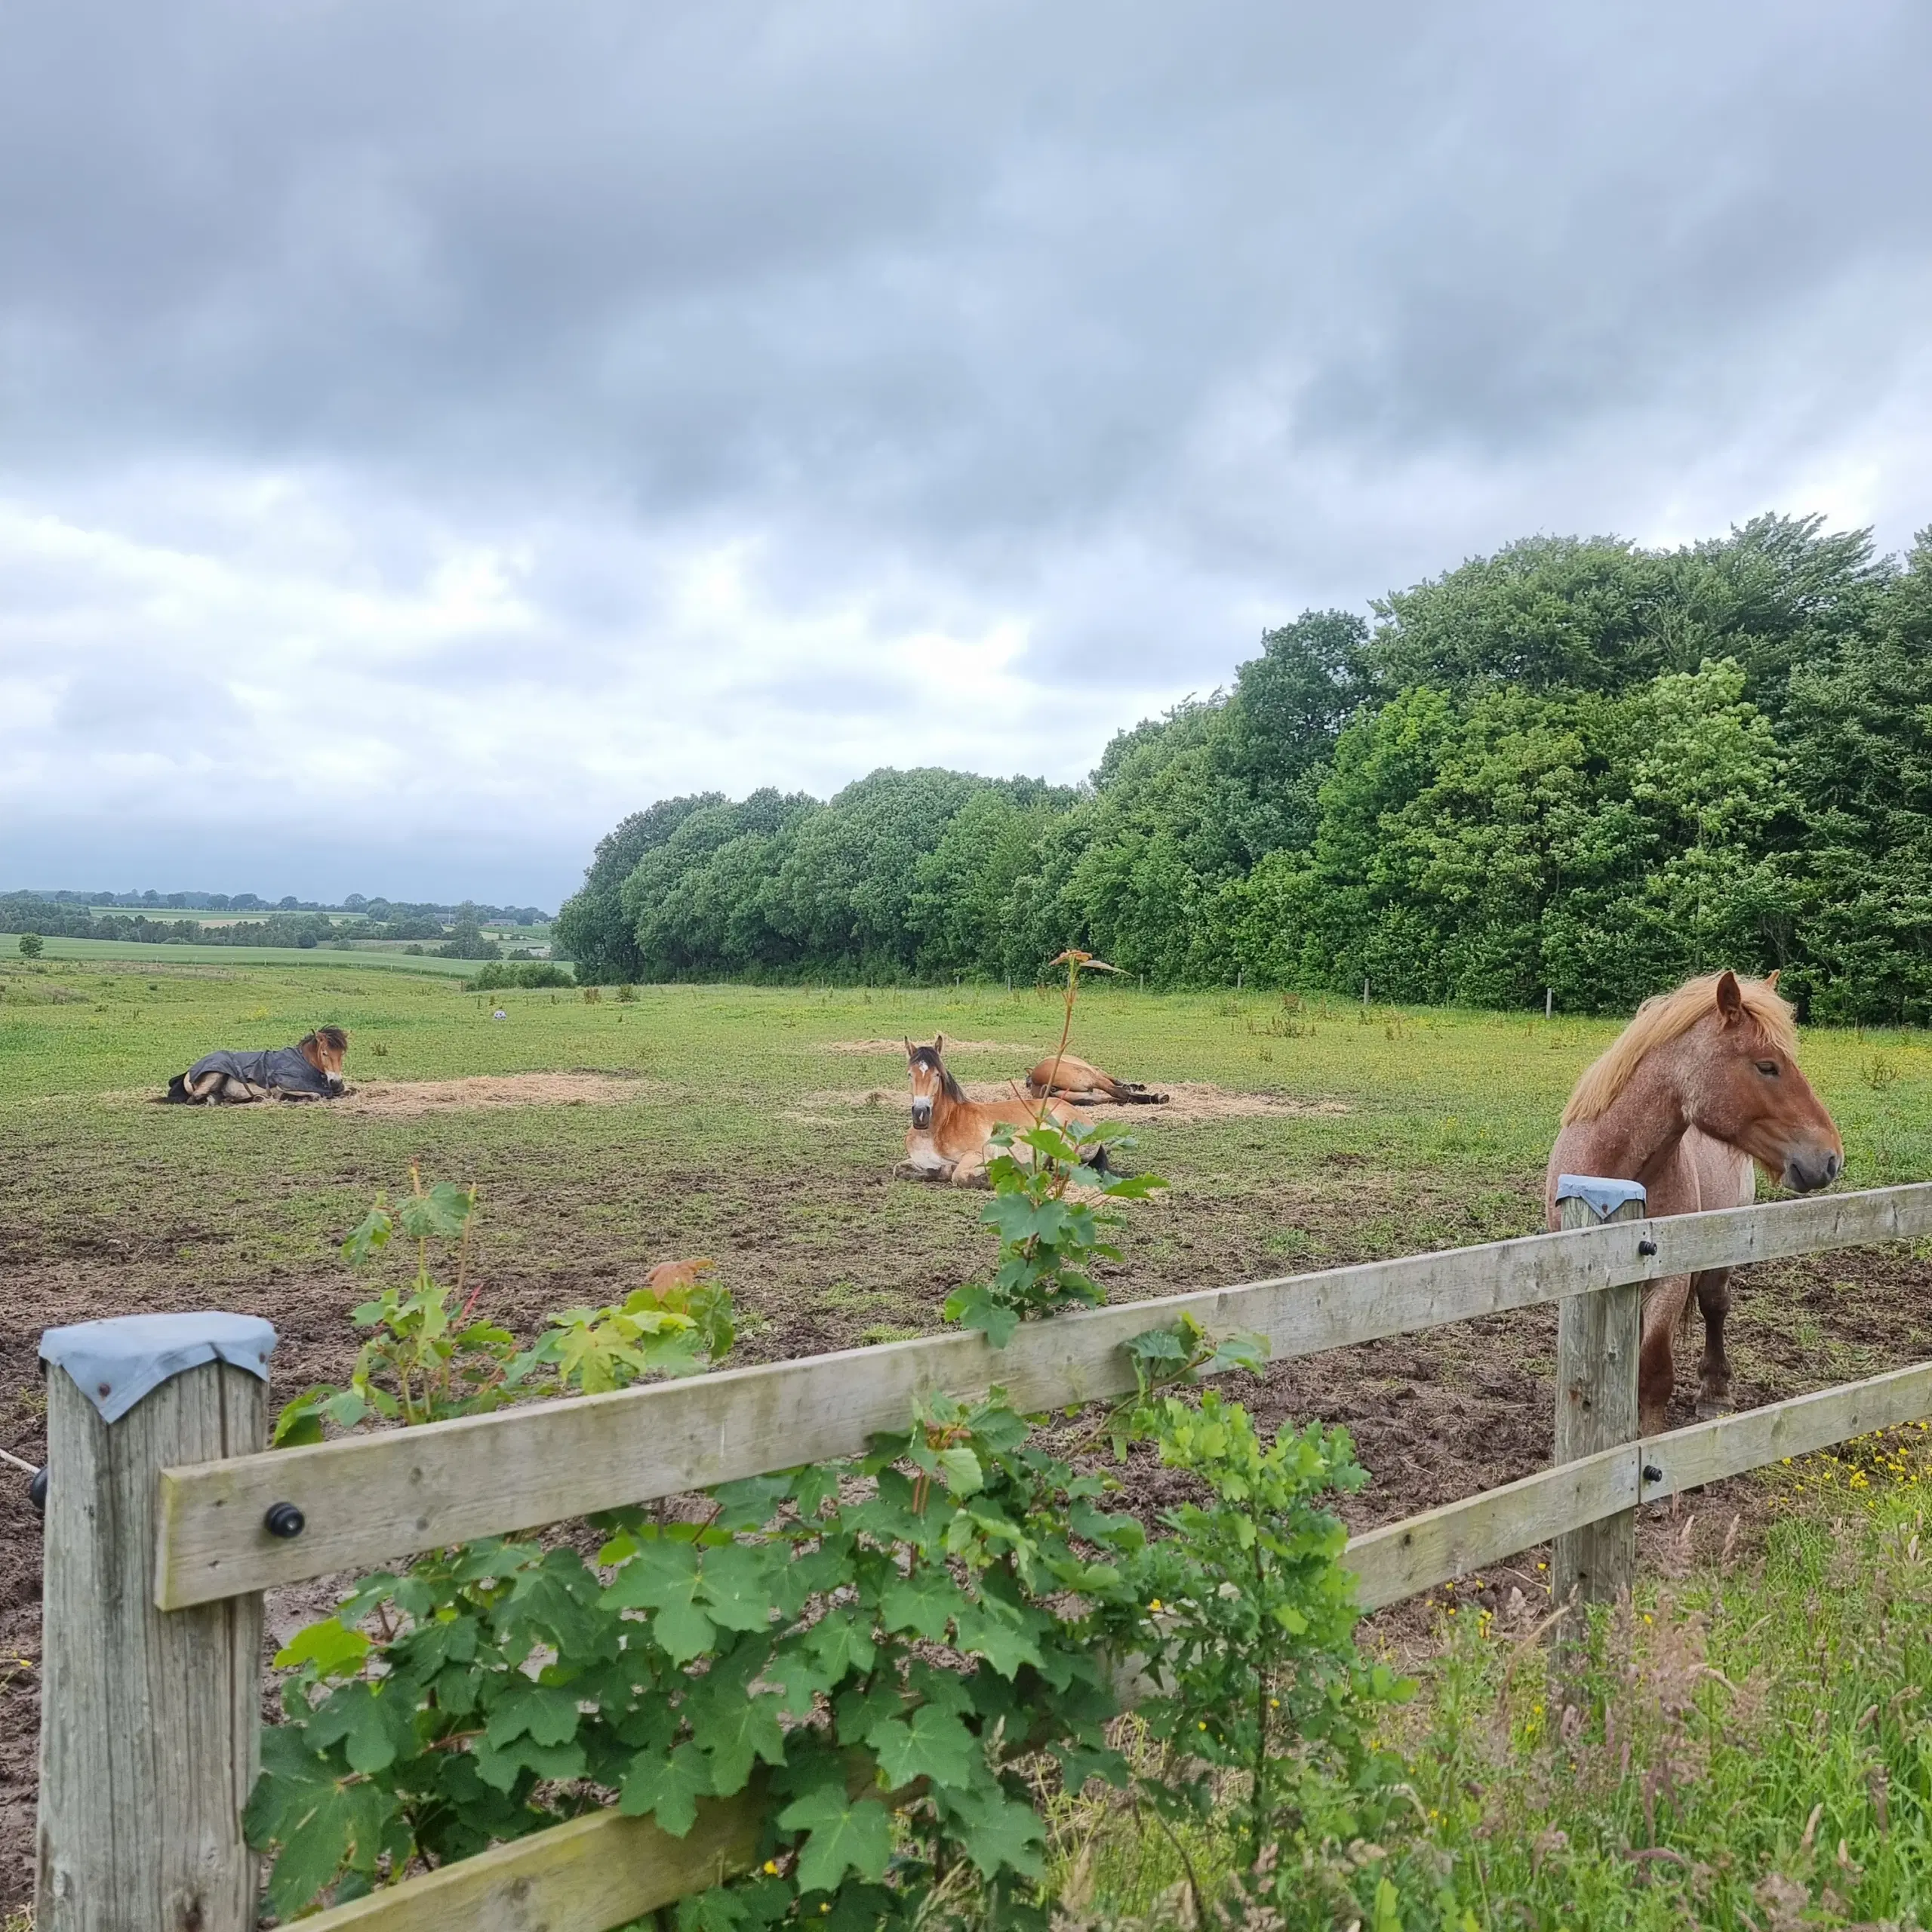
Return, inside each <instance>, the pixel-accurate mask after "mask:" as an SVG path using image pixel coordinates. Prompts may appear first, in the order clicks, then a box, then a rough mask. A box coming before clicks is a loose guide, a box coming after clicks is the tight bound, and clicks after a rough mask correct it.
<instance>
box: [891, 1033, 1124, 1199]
mask: <svg viewBox="0 0 1932 1932" xmlns="http://www.w3.org/2000/svg"><path fill="white" fill-rule="evenodd" d="M945 1046H946V1035H944V1034H943V1033H942V1034H940V1035H939V1037H938V1038H937V1039H935V1040H934V1042H933V1044H931V1046H929V1047H915V1046H914V1045H913V1044H912V1041H910V1040H908V1041H906V1068H907V1070H908V1072H909V1073H910V1074H911V1075H912V1126H911V1127H910V1128H909V1129H908V1130H907V1131H906V1165H907V1166H908V1167H909V1168H911V1169H912V1171H913V1172H914V1173H915V1174H924V1175H926V1176H928V1177H930V1178H931V1179H933V1180H949V1181H951V1182H952V1184H953V1186H955V1187H966V1186H971V1185H972V1184H973V1183H975V1182H977V1181H980V1180H983V1179H984V1178H985V1176H986V1163H987V1162H988V1161H990V1160H991V1159H992V1158H993V1156H994V1155H995V1154H997V1153H998V1152H999V1149H998V1146H997V1145H996V1144H995V1142H994V1140H993V1131H994V1130H995V1128H1001V1127H1006V1128H1011V1129H1012V1130H1013V1131H1014V1133H1015V1134H1024V1133H1025V1132H1026V1131H1027V1129H1028V1128H1032V1127H1035V1126H1038V1124H1039V1123H1040V1121H1041V1119H1042V1118H1045V1119H1048V1120H1052V1121H1057V1122H1058V1123H1059V1124H1060V1125H1061V1126H1063V1127H1068V1126H1071V1125H1072V1124H1074V1123H1075V1121H1077V1120H1078V1118H1079V1116H1078V1115H1076V1114H1075V1112H1074V1111H1073V1109H1072V1108H1071V1107H1070V1106H1068V1105H1067V1104H1066V1102H1065V1101H1064V1100H1044V1099H1041V1100H1026V1099H1024V1098H1023V1097H1021V1096H1020V1094H1019V1093H1018V1092H1017V1091H1015V1093H1014V1097H1013V1098H1012V1099H1011V1100H968V1099H967V1097H966V1093H965V1090H964V1088H962V1087H961V1085H960V1084H959V1082H958V1081H957V1080H955V1078H953V1077H952V1075H951V1074H950V1073H949V1072H947V1071H946V1063H945V1061H944V1060H943V1059H942V1058H941V1057H940V1055H941V1054H942V1052H943V1050H944V1048H945ZM1094 1169H1095V1171H1097V1172H1098V1173H1101V1174H1104V1173H1106V1171H1107V1164H1106V1149H1105V1148H1100V1149H1097V1150H1096V1152H1095V1155H1094Z"/></svg>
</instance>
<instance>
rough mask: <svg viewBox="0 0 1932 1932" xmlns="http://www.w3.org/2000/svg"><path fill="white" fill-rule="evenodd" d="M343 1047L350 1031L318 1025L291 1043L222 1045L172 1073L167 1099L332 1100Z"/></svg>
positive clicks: (339, 1088)
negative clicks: (249, 1049) (248, 1049)
mask: <svg viewBox="0 0 1932 1932" xmlns="http://www.w3.org/2000/svg"><path fill="white" fill-rule="evenodd" d="M348 1051H349V1035H347V1034H346V1033H345V1032H343V1030H342V1029H341V1028H340V1026H318V1027H317V1028H316V1029H315V1031H314V1032H312V1033H309V1034H307V1035H304V1036H303V1038H301V1039H300V1040H298V1041H296V1043H295V1044H294V1046H292V1047H266V1048H263V1050H262V1051H260V1052H259V1053H239V1054H238V1053H235V1052H232V1051H230V1050H229V1049H228V1048H222V1049H221V1050H220V1051H218V1052H215V1053H211V1054H208V1055H206V1056H205V1057H204V1058H202V1059H201V1060H197V1061H195V1063H194V1065H193V1066H191V1067H189V1069H188V1070H187V1072H186V1073H177V1075H175V1076H174V1078H173V1079H172V1080H171V1081H169V1082H168V1094H167V1097H168V1099H169V1100H173V1101H176V1102H180V1103H186V1102H188V1101H191V1100H198V1101H200V1102H201V1103H202V1105H203V1106H214V1105H215V1104H216V1103H217V1102H218V1101H232V1102H241V1101H246V1100H333V1099H334V1098H335V1097H336V1096H337V1094H340V1092H341V1091H342V1063H343V1059H344V1057H346V1054H348Z"/></svg>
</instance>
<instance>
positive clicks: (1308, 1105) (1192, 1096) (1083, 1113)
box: [785, 1080, 1355, 1127]
mask: <svg viewBox="0 0 1932 1932" xmlns="http://www.w3.org/2000/svg"><path fill="white" fill-rule="evenodd" d="M960 1084H961V1086H963V1087H964V1088H965V1090H966V1097H967V1098H968V1100H1012V1099H1014V1098H1015V1097H1016V1096H1017V1097H1018V1098H1019V1099H1020V1100H1026V1099H1027V1098H1029V1096H1028V1094H1027V1092H1026V1083H1025V1081H1021V1080H967V1081H961V1083H960ZM1166 1091H1167V1093H1168V1101H1167V1103H1166V1105H1165V1106H1152V1107H1149V1106H1134V1105H1131V1104H1122V1103H1119V1102H1117V1101H1112V1100H1110V1101H1108V1102H1106V1103H1104V1104H1103V1105H1102V1106H1097V1107H1075V1109H1074V1110H1073V1111H1074V1112H1075V1114H1077V1115H1078V1116H1079V1118H1081V1119H1082V1120H1119V1121H1131V1122H1132V1123H1133V1124H1134V1125H1136V1126H1138V1127H1158V1126H1163V1125H1166V1126H1174V1127H1192V1126H1197V1125H1198V1124H1200V1123H1201V1122H1202V1121H1214V1120H1254V1119H1263V1118H1271V1119H1276V1120H1303V1119H1306V1118H1309V1117H1310V1116H1315V1115H1321V1116H1326V1115H1337V1114H1349V1113H1352V1112H1354V1111H1355V1109H1353V1108H1352V1107H1349V1106H1343V1103H1341V1102H1340V1100H1296V1099H1294V1098H1293V1097H1291V1096H1290V1095H1288V1094H1232V1093H1230V1092H1229V1091H1228V1090H1227V1089H1226V1088H1223V1087H1217V1086H1216V1085H1215V1084H1214V1082H1213V1081H1207V1080H1182V1081H1173V1082H1171V1083H1169V1084H1168V1088H1167V1090H1166ZM904 1105H905V1097H904V1096H903V1094H900V1093H899V1092H897V1091H894V1092H892V1093H890V1094H888V1093H887V1092H885V1091H884V1090H883V1089H882V1088H877V1087H874V1088H869V1089H867V1090H866V1091H862V1092H861V1091H852V1090H849V1089H848V1090H845V1091H834V1092H830V1093H818V1094H801V1095H800V1096H799V1097H798V1106H799V1111H798V1112H795V1113H792V1114H788V1115H786V1116H785V1118H787V1119H789V1120H805V1121H811V1122H812V1123H813V1124H815V1125H819V1124H829V1121H828V1119H827V1116H826V1109H828V1108H832V1107H839V1108H854V1107H863V1108H866V1109H871V1110H872V1111H874V1112H876V1111H878V1109H881V1108H891V1109H893V1110H894V1111H895V1112H897V1111H900V1110H903V1106H904Z"/></svg>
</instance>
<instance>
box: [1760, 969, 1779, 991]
mask: <svg viewBox="0 0 1932 1932" xmlns="http://www.w3.org/2000/svg"><path fill="white" fill-rule="evenodd" d="M1780 971H1783V968H1780V967H1777V966H1774V967H1773V968H1771V970H1770V971H1769V972H1768V973H1767V974H1765V975H1764V990H1765V992H1768V993H1774V992H1777V989H1778V974H1779V973H1780Z"/></svg>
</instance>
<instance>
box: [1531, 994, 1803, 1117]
mask: <svg viewBox="0 0 1932 1932" xmlns="http://www.w3.org/2000/svg"><path fill="white" fill-rule="evenodd" d="M1723 977H1724V975H1723V974H1721V973H1706V974H1705V975H1704V976H1703V978H1701V979H1697V980H1686V981H1685V982H1684V984H1683V985H1682V986H1679V987H1678V989H1677V990H1676V991H1675V992H1670V993H1654V994H1653V995H1651V997H1650V998H1648V999H1647V1000H1646V1001H1644V1003H1643V1004H1642V1005H1641V1006H1640V1007H1638V1009H1637V1016H1636V1017H1635V1019H1634V1020H1632V1021H1631V1023H1629V1026H1626V1027H1625V1028H1624V1029H1623V1032H1620V1034H1618V1035H1617V1038H1615V1039H1614V1040H1613V1041H1611V1043H1610V1045H1609V1046H1608V1048H1606V1049H1605V1051H1604V1052H1603V1054H1601V1056H1600V1057H1598V1059H1596V1060H1594V1061H1593V1062H1592V1063H1591V1064H1590V1066H1589V1067H1588V1068H1587V1069H1586V1070H1585V1072H1584V1074H1583V1078H1582V1079H1580V1080H1579V1081H1577V1087H1576V1091H1574V1093H1573V1094H1571V1096H1570V1102H1569V1104H1568V1106H1566V1107H1565V1108H1564V1109H1563V1124H1564V1126H1565V1127H1570V1126H1573V1125H1574V1124H1576V1123H1577V1121H1592V1120H1598V1119H1601V1118H1602V1116H1603V1115H1604V1114H1606V1113H1607V1112H1609V1110H1610V1109H1611V1106H1612V1104H1613V1103H1614V1102H1615V1100H1616V1099H1617V1095H1618V1094H1621V1093H1622V1092H1623V1090H1624V1088H1626V1087H1627V1086H1629V1084H1630V1080H1631V1076H1632V1075H1633V1074H1635V1072H1636V1071H1637V1068H1638V1063H1639V1062H1641V1060H1642V1059H1643V1057H1644V1055H1645V1054H1648V1053H1651V1052H1654V1051H1655V1050H1656V1049H1657V1048H1659V1047H1667V1046H1669V1044H1670V1043H1671V1041H1673V1040H1681V1038H1683V1037H1684V1035H1685V1034H1686V1033H1687V1032H1690V1029H1691V1028H1692V1027H1694V1026H1696V1025H1697V1022H1698V1021H1699V1020H1701V1019H1703V1017H1704V1015H1705V1014H1707V1013H1709V1011H1711V1010H1712V1008H1713V1007H1714V1006H1715V1005H1716V1004H1717V986H1718V980H1721V979H1722V978H1723ZM1737 990H1738V992H1740V994H1742V995H1743V999H1744V1010H1745V1011H1746V1013H1748V1014H1750V1016H1751V1017H1752V1019H1753V1020H1756V1021H1757V1023H1758V1025H1759V1026H1761V1027H1762V1028H1763V1029H1764V1035H1765V1037H1766V1038H1767V1039H1768V1040H1769V1041H1770V1043H1771V1044H1772V1045H1773V1046H1774V1047H1775V1048H1777V1051H1779V1052H1780V1053H1782V1054H1789V1055H1791V1056H1792V1057H1795V1056H1796V1054H1797V1052H1798V1032H1797V1028H1796V1026H1795V1024H1794V1023H1793V1021H1792V1009H1791V1006H1790V1004H1789V1001H1786V1000H1783V999H1781V998H1779V996H1778V994H1777V991H1776V989H1774V987H1772V986H1770V985H1769V984H1767V983H1766V982H1765V981H1764V980H1746V979H1744V978H1742V977H1740V979H1739V980H1738V982H1737Z"/></svg>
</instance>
